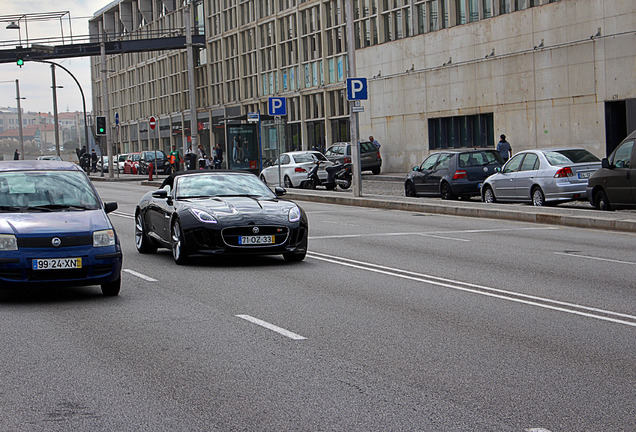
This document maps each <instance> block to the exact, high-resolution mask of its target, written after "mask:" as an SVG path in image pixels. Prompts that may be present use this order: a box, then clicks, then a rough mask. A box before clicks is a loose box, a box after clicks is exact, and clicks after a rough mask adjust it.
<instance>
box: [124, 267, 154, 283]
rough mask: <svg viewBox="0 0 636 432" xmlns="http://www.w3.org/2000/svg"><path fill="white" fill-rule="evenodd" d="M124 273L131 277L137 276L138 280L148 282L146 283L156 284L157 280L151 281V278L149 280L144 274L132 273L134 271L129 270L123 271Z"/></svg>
mask: <svg viewBox="0 0 636 432" xmlns="http://www.w3.org/2000/svg"><path fill="white" fill-rule="evenodd" d="M124 271H125V272H126V273H130V274H131V275H133V276H137V277H138V278H141V279H143V280H145V281H148V282H157V279H153V278H151V277H150V276H146V275H145V274H142V273H139V272H136V271H134V270H131V269H124Z"/></svg>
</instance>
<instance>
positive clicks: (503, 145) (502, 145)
mask: <svg viewBox="0 0 636 432" xmlns="http://www.w3.org/2000/svg"><path fill="white" fill-rule="evenodd" d="M497 151H498V152H499V154H500V155H501V157H502V158H503V159H504V161H506V162H507V161H508V159H510V156H512V146H511V145H510V143H509V142H508V141H506V136H505V135H504V134H501V135H500V136H499V142H498V143H497Z"/></svg>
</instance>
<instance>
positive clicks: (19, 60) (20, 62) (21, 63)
mask: <svg viewBox="0 0 636 432" xmlns="http://www.w3.org/2000/svg"><path fill="white" fill-rule="evenodd" d="M17 63H18V66H20V67H22V65H23V64H24V60H22V59H21V58H19V59H18V61H17Z"/></svg>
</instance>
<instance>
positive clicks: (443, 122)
mask: <svg viewBox="0 0 636 432" xmlns="http://www.w3.org/2000/svg"><path fill="white" fill-rule="evenodd" d="M494 139H495V138H494V128H493V114H492V113H488V114H476V115H471V116H456V117H442V118H435V119H429V120H428V148H429V150H440V149H450V148H473V147H482V148H485V147H494V146H495V141H494Z"/></svg>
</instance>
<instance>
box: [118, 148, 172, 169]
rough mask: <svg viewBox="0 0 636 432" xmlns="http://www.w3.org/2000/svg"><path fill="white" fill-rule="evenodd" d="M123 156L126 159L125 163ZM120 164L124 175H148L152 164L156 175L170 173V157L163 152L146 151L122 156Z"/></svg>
mask: <svg viewBox="0 0 636 432" xmlns="http://www.w3.org/2000/svg"><path fill="white" fill-rule="evenodd" d="M121 156H123V157H124V160H123V162H122V160H121V159H122V157H121ZM155 156H156V160H155ZM119 163H120V166H121V169H122V171H123V172H124V174H142V175H147V174H148V173H149V171H150V165H151V164H152V166H153V172H154V173H157V172H158V173H161V174H168V173H169V169H168V168H169V164H168V157H167V156H166V154H165V153H164V152H163V151H162V150H156V151H155V150H145V151H141V152H133V153H128V154H126V155H120V159H119Z"/></svg>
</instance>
